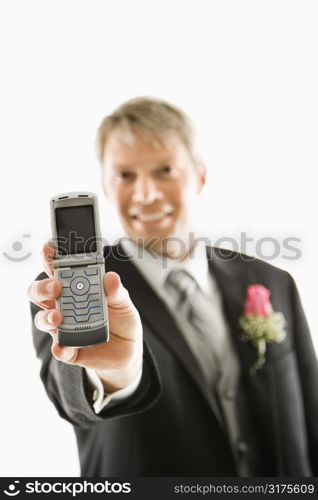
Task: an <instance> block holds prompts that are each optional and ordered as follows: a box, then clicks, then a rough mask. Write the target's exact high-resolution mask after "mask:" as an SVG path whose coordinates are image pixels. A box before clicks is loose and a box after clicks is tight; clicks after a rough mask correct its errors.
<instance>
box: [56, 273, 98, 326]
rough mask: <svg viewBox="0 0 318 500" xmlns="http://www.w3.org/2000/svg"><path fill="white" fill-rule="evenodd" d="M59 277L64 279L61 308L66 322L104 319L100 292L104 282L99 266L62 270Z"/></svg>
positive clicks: (75, 322)
mask: <svg viewBox="0 0 318 500" xmlns="http://www.w3.org/2000/svg"><path fill="white" fill-rule="evenodd" d="M58 278H59V279H60V280H61V281H62V294H61V296H60V310H61V312H62V313H63V323H64V324H68V325H72V324H74V325H75V324H78V323H88V322H91V321H94V322H95V321H99V320H101V319H103V314H102V313H103V309H102V302H101V293H100V287H101V286H103V284H102V282H101V274H100V269H99V268H98V267H89V268H86V269H79V270H76V269H71V270H69V269H68V270H61V271H59V272H58Z"/></svg>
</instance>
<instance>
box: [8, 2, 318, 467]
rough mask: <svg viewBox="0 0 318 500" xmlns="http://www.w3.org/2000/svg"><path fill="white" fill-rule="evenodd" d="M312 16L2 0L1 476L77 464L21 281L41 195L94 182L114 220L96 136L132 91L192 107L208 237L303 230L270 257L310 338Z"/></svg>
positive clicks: (39, 235) (295, 11)
mask: <svg viewBox="0 0 318 500" xmlns="http://www.w3.org/2000/svg"><path fill="white" fill-rule="evenodd" d="M317 25H318V16H317V3H316V2H315V1H297V2H295V1H292V0H288V1H281V0H275V1H270V0H266V1H257V0H252V1H239V0H235V1H213V0H195V1H194V0H190V1H189V0H188V1H187V0H182V1H179V0H169V1H166V0H161V1H160V2H159V1H157V2H149V1H140V0H133V1H130V0H127V1H125V0H116V2H115V1H109V0H104V1H98V0H93V1H92V0H91V1H89V2H88V1H81V0H76V1H75V0H66V1H65V0H63V1H61V0H54V1H50V0H28V1H27V2H26V1H18V0H15V1H14V0H10V1H9V0H8V1H3V0H2V2H1V4H0V50H1V80H0V81H1V94H0V110H1V112H0V137H1V148H0V165H1V188H2V189H1V191H2V192H1V198H0V199H1V253H0V265H1V283H2V286H1V305H2V307H1V320H2V324H1V374H0V380H1V393H0V395H1V408H2V411H1V417H2V418H1V427H0V428H1V436H0V443H1V444H0V447H1V470H0V474H1V475H2V476H9V475H11V476H20V475H21V476H31V475H33V476H76V475H78V474H79V465H78V458H77V449H76V442H75V438H74V435H73V430H72V427H71V426H70V424H68V423H67V422H65V421H63V420H62V419H60V417H59V416H58V414H57V412H56V410H55V409H54V407H53V405H52V404H51V403H50V401H49V400H48V398H47V397H46V395H45V392H44V389H43V387H42V384H41V382H40V379H39V376H38V372H39V368H40V365H39V362H38V360H37V359H36V357H35V353H34V350H33V346H32V341H31V334H30V326H31V325H30V317H29V309H28V301H27V298H26V294H25V292H26V288H27V286H28V284H29V282H30V281H31V280H32V279H34V276H35V275H36V274H37V273H38V272H39V271H41V270H42V268H41V260H40V249H41V246H42V244H43V242H44V241H45V240H47V239H48V238H49V237H50V226H49V205H48V200H49V198H50V197H51V196H52V195H54V194H56V193H58V192H63V191H68V190H70V191H73V190H79V189H85V190H90V191H94V192H96V193H98V195H99V203H100V209H101V216H102V232H103V236H104V237H105V238H106V239H108V240H109V241H112V239H113V238H114V237H116V236H118V235H120V234H121V230H120V227H119V224H118V221H117V219H116V216H115V214H114V211H113V209H112V207H110V206H109V205H108V204H107V203H106V201H105V199H104V197H103V194H102V191H101V187H100V181H99V166H98V163H97V160H96V158H95V153H94V140H95V132H96V128H97V126H98V124H99V122H100V120H101V119H102V117H103V116H104V115H105V114H108V113H109V112H111V111H112V110H113V109H114V107H116V106H117V105H118V104H120V103H121V102H122V101H124V100H126V99H128V98H131V97H135V96H138V95H154V96H158V97H161V98H165V99H168V100H170V101H171V102H173V103H175V104H177V105H179V106H181V107H183V108H184V109H185V110H186V111H187V112H188V113H189V114H190V115H191V116H192V117H193V119H194V120H195V122H196V124H197V127H198V129H199V133H200V137H201V147H202V151H203V155H204V159H205V161H206V164H207V166H208V184H207V186H206V189H205V193H203V194H202V196H201V199H200V202H199V205H198V207H197V214H198V216H197V224H198V227H199V229H200V230H202V233H204V234H206V235H207V236H209V237H210V238H211V242H212V244H213V243H214V242H215V241H216V240H217V239H218V238H220V237H226V236H227V237H231V238H234V239H236V240H237V241H238V242H239V241H240V234H241V233H242V232H246V233H247V235H248V236H249V237H252V238H253V242H252V243H249V246H248V247H247V249H246V250H247V253H249V254H254V253H255V243H256V241H258V240H259V238H261V237H265V236H270V237H275V238H276V239H277V241H278V242H279V243H280V244H282V241H283V239H284V238H286V237H297V238H300V239H301V242H299V243H298V244H297V246H298V247H299V248H300V249H301V252H302V255H301V258H300V259H298V260H286V259H284V258H283V255H288V254H289V255H290V252H286V251H284V249H283V248H281V249H280V252H279V256H278V257H277V258H275V259H273V260H270V262H271V263H272V264H274V265H277V266H279V267H282V268H284V269H287V270H288V271H289V272H291V273H292V275H293V276H294V277H295V279H296V282H297V284H298V287H299V290H300V292H301V296H302V299H303V304H304V309H305V312H306V314H307V317H308V320H309V323H310V326H311V328H312V331H313V336H314V339H315V343H316V346H317V344H318V336H317V326H318V320H317V307H316V300H317V299H316V298H317V293H316V281H317V271H316V265H317V259H316V255H315V254H316V251H317V232H316V229H317V222H316V218H317V205H316V197H317V182H316V176H315V173H316V171H317V159H318V158H317V156H318V153H317V132H318V130H317V128H318V126H317V116H318V99H317V89H318V73H317V47H318V31H317ZM315 210H316V211H315ZM24 234H29V235H30V237H28V238H27V237H23V235H24ZM16 241H19V242H21V243H22V244H23V248H22V249H21V250H14V249H13V248H12V244H13V243H14V242H16ZM223 246H226V243H224V244H223ZM229 247H231V245H229ZM265 247H266V246H264V248H263V251H264V253H265V251H266V248H265ZM3 252H6V253H7V254H9V255H10V256H13V257H23V256H24V255H26V254H27V253H28V252H31V254H32V255H31V256H30V257H29V258H28V259H26V260H25V261H23V262H11V261H9V260H8V259H7V258H6V257H5V256H4V255H3ZM272 253H273V247H272V246H271V245H269V246H268V248H267V254H268V255H271V254H272Z"/></svg>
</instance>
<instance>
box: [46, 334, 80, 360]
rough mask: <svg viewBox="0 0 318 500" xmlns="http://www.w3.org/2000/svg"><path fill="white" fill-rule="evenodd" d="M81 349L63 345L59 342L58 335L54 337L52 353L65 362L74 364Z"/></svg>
mask: <svg viewBox="0 0 318 500" xmlns="http://www.w3.org/2000/svg"><path fill="white" fill-rule="evenodd" d="M78 351H79V349H77V348H75V347H62V346H60V344H58V342H57V339H56V336H55V337H53V343H52V346H51V352H52V355H53V356H54V357H55V358H56V359H58V360H59V361H63V363H69V364H72V365H73V364H74V363H75V362H76V358H77V355H78Z"/></svg>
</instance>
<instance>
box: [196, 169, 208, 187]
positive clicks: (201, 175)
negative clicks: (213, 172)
mask: <svg viewBox="0 0 318 500" xmlns="http://www.w3.org/2000/svg"><path fill="white" fill-rule="evenodd" d="M196 168H197V169H198V172H197V174H198V189H197V194H199V193H200V192H201V190H202V188H203V186H204V184H205V183H206V166H205V164H204V163H199V164H198V165H197V167H196Z"/></svg>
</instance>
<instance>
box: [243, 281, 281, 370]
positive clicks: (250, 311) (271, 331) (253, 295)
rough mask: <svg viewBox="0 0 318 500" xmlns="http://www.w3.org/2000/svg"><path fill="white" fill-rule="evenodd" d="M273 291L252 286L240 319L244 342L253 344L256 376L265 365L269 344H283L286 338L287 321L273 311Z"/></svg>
mask: <svg viewBox="0 0 318 500" xmlns="http://www.w3.org/2000/svg"><path fill="white" fill-rule="evenodd" d="M270 294H271V291H270V290H268V288H265V286H263V285H250V286H248V287H247V291H246V301H245V308H244V313H243V314H242V316H241V317H240V318H239V325H240V327H241V328H242V340H244V341H246V342H247V341H250V342H252V344H253V346H254V347H255V349H256V356H257V359H256V362H255V363H254V365H253V366H252V367H251V373H252V374H253V375H254V374H255V373H256V371H257V370H259V369H260V368H261V367H262V366H263V364H264V363H265V355H266V344H267V342H282V341H283V340H284V339H285V337H286V331H285V326H286V320H285V317H284V315H283V314H282V313H281V312H275V311H273V308H272V305H271V303H270V300H269V297H270Z"/></svg>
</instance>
